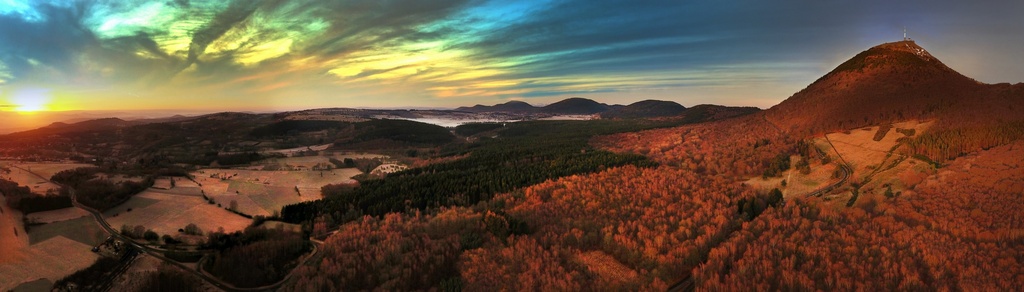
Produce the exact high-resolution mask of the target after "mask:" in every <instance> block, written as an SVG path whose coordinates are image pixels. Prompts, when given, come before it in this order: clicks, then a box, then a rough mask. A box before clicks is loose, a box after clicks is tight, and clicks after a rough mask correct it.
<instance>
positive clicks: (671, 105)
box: [601, 100, 686, 119]
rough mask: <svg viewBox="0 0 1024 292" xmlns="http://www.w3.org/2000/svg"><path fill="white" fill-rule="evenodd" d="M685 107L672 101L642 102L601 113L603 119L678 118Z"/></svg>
mask: <svg viewBox="0 0 1024 292" xmlns="http://www.w3.org/2000/svg"><path fill="white" fill-rule="evenodd" d="M684 111H686V107H684V106H683V105H681V104H678V103H676V102H672V101H662V100H643V101H638V102H634V103H632V104H630V105H627V106H624V107H621V108H616V109H612V110H609V111H607V112H604V113H601V118H605V119H616V118H618V119H636V118H655V117H668V116H678V115H680V114H682V113H683V112H684Z"/></svg>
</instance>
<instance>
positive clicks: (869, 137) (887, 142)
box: [826, 121, 932, 181]
mask: <svg viewBox="0 0 1024 292" xmlns="http://www.w3.org/2000/svg"><path fill="white" fill-rule="evenodd" d="M931 124H932V122H925V123H918V122H914V121H910V122H902V123H897V124H893V127H892V128H893V129H892V130H890V131H889V132H888V133H886V135H885V136H884V137H883V138H882V139H881V140H880V141H875V140H874V139H873V138H874V137H875V134H876V133H877V132H878V129H879V127H878V126H875V127H868V128H861V129H854V130H850V133H849V134H845V133H831V134H828V135H826V136H827V137H828V139H829V140H831V141H832V145H835V148H836V149H835V150H836V151H839V155H840V156H842V157H843V159H845V160H846V162H848V163H849V164H850V167H852V168H853V179H854V181H859V180H861V179H863V178H864V177H866V176H867V175H868V174H870V173H872V172H874V170H875V169H877V168H880V167H886V165H883V164H884V162H886V161H884V160H886V157H887V156H889V153H890V152H891V151H893V150H894V149H895V148H894V147H896V145H897V144H898V140H899V139H900V138H903V137H905V135H903V134H901V133H897V132H896V129H897V128H901V129H914V130H915V132H916V133H921V132H923V131H924V130H926V129H928V127H930V126H931ZM826 152H829V155H833V156H835V155H836V153H835V152H834V151H832V149H828V151H826ZM896 155H898V154H894V155H893V156H896ZM890 159H893V158H891V157H890Z"/></svg>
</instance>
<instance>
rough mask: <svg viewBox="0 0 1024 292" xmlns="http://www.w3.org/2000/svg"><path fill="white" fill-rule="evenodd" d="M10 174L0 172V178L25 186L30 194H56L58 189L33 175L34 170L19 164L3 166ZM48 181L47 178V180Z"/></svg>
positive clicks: (38, 176)
mask: <svg viewBox="0 0 1024 292" xmlns="http://www.w3.org/2000/svg"><path fill="white" fill-rule="evenodd" d="M5 167H7V168H8V169H10V171H11V172H9V173H3V172H0V178H3V179H6V180H9V181H13V182H16V183H18V185H22V186H26V187H28V188H29V189H30V190H32V193H34V194H37V195H46V193H47V192H57V191H58V189H59V187H57V185H55V184H52V183H50V182H47V181H46V179H43V177H41V176H40V175H36V174H35V173H33V172H34V171H35V170H34V169H31V168H27V167H24V166H21V165H19V164H8V165H5ZM47 179H48V178H47Z"/></svg>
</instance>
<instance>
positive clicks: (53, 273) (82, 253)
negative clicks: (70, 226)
mask: <svg viewBox="0 0 1024 292" xmlns="http://www.w3.org/2000/svg"><path fill="white" fill-rule="evenodd" d="M91 249H92V246H91V245H86V244H83V243H81V242H78V241H75V240H71V239H68V238H66V237H64V236H57V237H53V238H50V239H47V240H44V241H42V242H40V243H37V244H34V245H32V246H30V247H28V248H23V249H22V250H21V253H23V254H24V257H23V258H22V259H20V260H18V261H14V262H7V263H2V264H0V291H7V290H11V289H14V288H15V287H17V286H19V285H20V284H22V283H28V282H33V281H37V280H39V279H48V280H51V281H52V280H56V279H60V278H63V277H64V276H67V275H70V274H72V273H74V272H75V271H78V270H81V269H84V268H86V267H88V266H90V265H92V263H93V262H95V261H96V259H98V258H99V255H97V254H96V253H93V252H92V251H91Z"/></svg>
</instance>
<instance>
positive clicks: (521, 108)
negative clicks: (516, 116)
mask: <svg viewBox="0 0 1024 292" xmlns="http://www.w3.org/2000/svg"><path fill="white" fill-rule="evenodd" d="M536 109H537V107H534V106H533V105H530V104H529V103H525V102H522V101H517V100H513V101H509V102H506V103H501V104H496V105H493V106H486V105H480V104H478V105H475V106H472V107H459V108H456V109H455V110H456V111H461V112H473V113H483V112H531V111H534V110H536Z"/></svg>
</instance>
